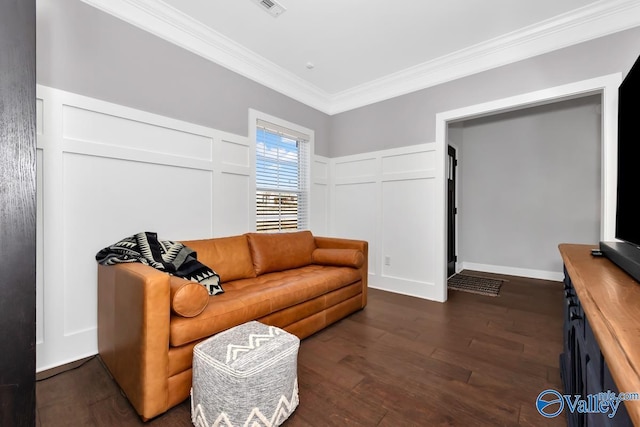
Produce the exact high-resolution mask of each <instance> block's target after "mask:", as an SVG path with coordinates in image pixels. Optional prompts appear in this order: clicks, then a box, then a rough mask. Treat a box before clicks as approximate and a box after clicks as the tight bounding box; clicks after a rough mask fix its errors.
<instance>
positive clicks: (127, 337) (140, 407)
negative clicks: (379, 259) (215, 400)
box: [98, 231, 368, 421]
mask: <svg viewBox="0 0 640 427" xmlns="http://www.w3.org/2000/svg"><path fill="white" fill-rule="evenodd" d="M182 243H184V244H185V245H186V246H188V247H190V248H192V249H194V250H195V251H196V252H197V254H198V260H199V261H200V262H202V263H203V264H205V265H207V266H209V267H210V268H212V269H213V270H215V271H216V272H217V273H218V274H219V275H220V279H221V283H222V286H223V288H224V291H225V292H224V293H223V294H219V295H214V296H209V295H208V293H207V291H206V289H205V288H204V287H203V286H202V285H200V284H198V283H195V282H190V281H187V280H184V279H181V278H178V277H176V276H170V275H168V274H166V273H164V272H161V271H159V270H156V269H154V268H152V267H149V266H146V265H143V264H140V263H126V264H117V265H113V266H104V265H98V349H99V352H100V357H101V359H102V361H103V363H104V365H105V366H106V367H107V369H108V370H109V371H110V373H111V375H112V376H113V378H114V379H115V381H116V382H117V383H118V385H119V386H120V388H121V389H122V391H123V392H124V393H125V394H126V396H127V398H128V399H129V401H130V402H131V404H132V405H133V407H134V408H135V410H136V411H137V412H138V414H140V416H141V418H142V419H143V420H145V421H146V420H149V419H151V418H153V417H155V416H157V415H159V414H162V413H163V412H165V411H167V410H168V409H170V408H172V407H173V406H175V405H177V404H179V403H180V402H182V401H184V400H185V399H186V398H187V397H189V392H190V388H191V363H192V358H193V347H194V345H196V344H197V343H198V342H200V341H202V340H204V339H206V338H208V337H210V336H211V335H214V334H216V333H217V332H220V331H223V330H225V329H228V328H231V327H233V326H236V325H239V324H242V323H244V322H247V321H250V320H258V321H260V322H263V323H266V324H269V325H274V326H278V327H281V328H283V329H285V330H286V331H288V332H290V333H293V334H295V335H296V336H298V337H299V338H304V337H307V336H309V335H311V334H313V333H315V332H317V331H319V330H321V329H322V328H324V327H326V326H328V325H330V324H332V323H334V322H336V321H338V320H340V319H342V318H344V317H345V316H347V315H349V314H351V313H353V312H355V311H357V310H360V309H362V308H363V307H364V306H365V305H366V303H367V257H368V244H367V242H365V241H360V240H350V239H339V238H329V237H316V236H313V235H312V234H311V233H310V232H308V231H303V232H294V233H281V234H262V233H247V234H244V235H239V236H233V237H223V238H213V239H206V240H194V241H183V242H182Z"/></svg>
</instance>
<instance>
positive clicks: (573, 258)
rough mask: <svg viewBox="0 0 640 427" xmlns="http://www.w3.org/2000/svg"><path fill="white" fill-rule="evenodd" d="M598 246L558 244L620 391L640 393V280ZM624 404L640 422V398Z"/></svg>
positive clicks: (635, 421) (632, 416)
mask: <svg viewBox="0 0 640 427" xmlns="http://www.w3.org/2000/svg"><path fill="white" fill-rule="evenodd" d="M597 247H598V246H597V245H572V244H561V245H559V249H560V253H561V254H562V259H563V260H564V264H565V267H566V268H567V272H568V273H569V277H571V281H572V282H573V286H574V288H575V290H576V294H577V295H578V298H579V299H580V303H581V304H582V307H583V310H584V312H585V313H586V315H587V319H588V320H589V324H590V325H591V329H592V330H593V333H594V335H595V337H596V340H597V341H598V344H599V345H600V350H601V351H602V355H603V356H604V358H605V360H606V362H607V365H608V366H609V370H610V371H611V375H612V376H613V379H614V381H615V382H616V385H617V386H618V391H620V392H627V393H633V392H636V393H640V284H639V283H638V282H636V281H635V280H633V279H632V278H631V276H629V275H628V274H626V273H625V272H624V271H622V270H621V269H620V268H618V267H617V266H616V265H615V264H613V263H612V262H611V261H609V260H608V259H606V258H605V257H593V256H591V249H592V248H597ZM604 391H606V390H604ZM625 405H626V407H627V410H628V412H629V416H630V417H631V420H632V421H633V423H634V425H638V426H640V400H635V401H630V400H628V401H626V402H625Z"/></svg>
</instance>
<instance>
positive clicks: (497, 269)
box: [462, 262, 564, 282]
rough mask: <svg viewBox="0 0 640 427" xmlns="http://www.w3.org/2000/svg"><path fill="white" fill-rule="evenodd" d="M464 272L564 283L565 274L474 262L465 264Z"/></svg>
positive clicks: (463, 264)
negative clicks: (479, 272)
mask: <svg viewBox="0 0 640 427" xmlns="http://www.w3.org/2000/svg"><path fill="white" fill-rule="evenodd" d="M462 269H463V270H473V271H482V272H485V273H494V274H505V275H507V276H518V277H529V278H532V279H541V280H553V281H555V282H562V281H563V280H564V273H558V272H557V271H545V270H532V269H529V268H514V267H505V266H503V265H489V264H476V263H473V262H463V263H462Z"/></svg>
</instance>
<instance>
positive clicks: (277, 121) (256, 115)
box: [249, 108, 315, 231]
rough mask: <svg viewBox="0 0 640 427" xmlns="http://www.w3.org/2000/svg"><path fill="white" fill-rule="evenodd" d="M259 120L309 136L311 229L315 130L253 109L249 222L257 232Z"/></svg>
mask: <svg viewBox="0 0 640 427" xmlns="http://www.w3.org/2000/svg"><path fill="white" fill-rule="evenodd" d="M258 120H262V121H265V122H269V123H273V124H274V125H277V126H280V127H282V128H286V129H290V130H292V131H295V132H297V133H300V134H303V135H306V136H307V140H308V142H307V144H309V159H308V161H309V164H308V165H307V168H306V174H307V176H306V182H307V183H309V188H308V189H307V191H308V194H307V215H308V218H307V226H308V227H309V228H310V227H311V212H312V208H311V187H312V184H311V168H312V167H313V156H314V153H315V144H314V142H315V131H313V129H309V128H306V127H304V126H300V125H298V124H296V123H292V122H290V121H287V120H284V119H281V118H279V117H275V116H272V115H270V114H267V113H263V112H261V111H258V110H254V109H253V108H250V109H249V141H251V144H250V147H251V153H250V156H251V176H250V178H249V180H250V182H249V194H250V195H251V207H252V209H251V212H249V221H250V224H251V228H252V231H256V209H255V207H256V189H257V188H256V141H257V129H258Z"/></svg>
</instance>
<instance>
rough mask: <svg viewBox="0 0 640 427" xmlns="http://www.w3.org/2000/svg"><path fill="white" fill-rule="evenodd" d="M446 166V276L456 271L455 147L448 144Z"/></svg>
mask: <svg viewBox="0 0 640 427" xmlns="http://www.w3.org/2000/svg"><path fill="white" fill-rule="evenodd" d="M448 159H449V161H448V166H447V169H448V170H447V276H451V275H453V274H455V272H456V214H457V213H458V211H457V209H458V208H456V166H457V165H458V161H457V160H456V149H455V148H453V147H452V146H449V157H448Z"/></svg>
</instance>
